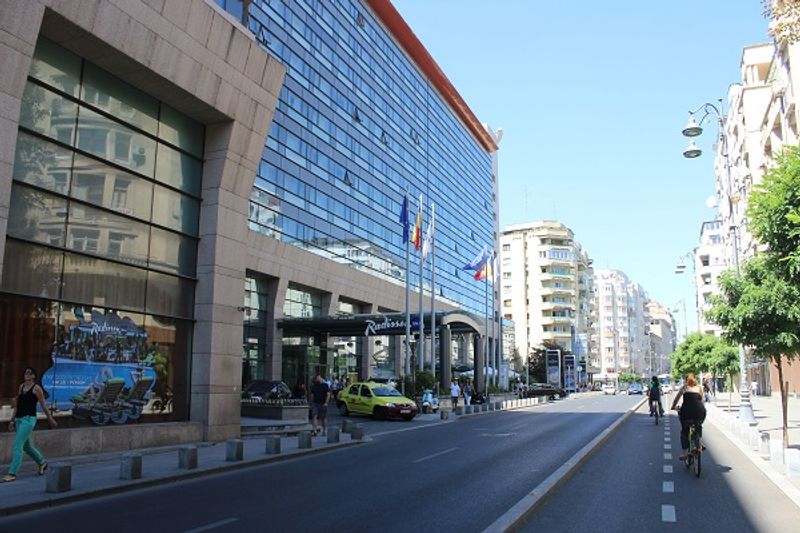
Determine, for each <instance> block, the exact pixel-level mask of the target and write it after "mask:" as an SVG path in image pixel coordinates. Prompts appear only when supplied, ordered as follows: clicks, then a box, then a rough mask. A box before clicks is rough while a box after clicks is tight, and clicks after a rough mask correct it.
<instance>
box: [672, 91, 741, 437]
mask: <svg viewBox="0 0 800 533" xmlns="http://www.w3.org/2000/svg"><path fill="white" fill-rule="evenodd" d="M718 102H719V107H717V106H715V105H714V104H710V103H708V102H706V103H705V104H703V105H701V106H700V107H698V108H697V109H695V110H694V111H689V123H688V124H687V125H686V127H685V128H684V129H683V130H682V132H681V133H682V134H683V136H684V137H688V138H689V139H690V141H689V147H688V148H687V149H686V150H684V152H683V156H684V157H686V158H687V159H694V158H696V157H699V156H700V155H701V154H702V151H701V150H700V149H699V148H698V147H697V145H696V144H695V143H694V140H692V139H693V137H697V136H699V135H701V134H702V133H703V128H702V126H703V124H704V123H705V122H706V120H709V119H710V117H712V116H713V117H714V118H716V119H717V127H718V139H719V142H720V147H721V148H720V152H719V153H720V155H722V157H723V158H724V162H725V178H726V182H727V191H726V195H727V197H728V198H727V199H728V215H729V216H730V218H731V222H733V204H734V203H735V202H734V200H733V191H732V189H733V187H732V184H731V165H730V157H729V156H730V154H729V153H728V136H727V135H726V133H725V116H724V109H723V106H722V98H720V99H719V100H718ZM700 111H703V117H702V118H701V119H700V122H699V123H698V122H695V120H694V115H695V114H696V113H699V112H700ZM729 229H730V233H731V237H732V239H733V263H734V266H735V268H736V274H737V275H738V274H739V246H738V242H737V240H738V235H737V228H736V225H735V224H733V223H731V224H730V228H729ZM676 272H677V269H676ZM684 305H685V304H684ZM684 314H685V312H684ZM739 378H740V383H739V396H740V397H741V405H740V406H739V418H740V419H741V420H743V421H745V422H748V423H749V424H752V425H754V424H756V419H755V416H753V406H752V404H751V403H750V384H749V383H748V381H747V365H746V362H745V351H744V346H743V345H742V344H739Z"/></svg>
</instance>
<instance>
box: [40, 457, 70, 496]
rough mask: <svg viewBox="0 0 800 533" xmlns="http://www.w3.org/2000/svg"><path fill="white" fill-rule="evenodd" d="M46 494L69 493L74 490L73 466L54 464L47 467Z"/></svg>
mask: <svg viewBox="0 0 800 533" xmlns="http://www.w3.org/2000/svg"><path fill="white" fill-rule="evenodd" d="M46 474H47V480H46V484H45V491H46V492H51V493H52V492H67V491H68V490H72V464H70V463H52V464H49V465H47V472H46Z"/></svg>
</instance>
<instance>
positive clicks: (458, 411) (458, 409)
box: [455, 405, 464, 416]
mask: <svg viewBox="0 0 800 533" xmlns="http://www.w3.org/2000/svg"><path fill="white" fill-rule="evenodd" d="M455 413H456V415H458V416H461V415H463V414H464V406H463V405H459V406H458V407H456V408H455Z"/></svg>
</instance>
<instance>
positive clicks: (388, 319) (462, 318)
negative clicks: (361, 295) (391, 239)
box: [277, 311, 486, 337]
mask: <svg viewBox="0 0 800 533" xmlns="http://www.w3.org/2000/svg"><path fill="white" fill-rule="evenodd" d="M410 316H411V333H412V335H413V334H414V333H418V332H419V314H418V313H416V314H414V313H412V314H411V315H410ZM435 316H436V318H435V326H436V329H437V330H438V329H439V328H440V327H441V326H449V327H450V332H451V333H452V334H459V333H477V334H480V335H484V334H485V331H486V329H485V327H484V324H483V318H481V317H477V316H476V315H473V314H472V313H467V312H464V311H442V312H438V313H435ZM277 326H278V328H280V329H282V330H283V336H284V337H305V336H312V335H332V336H336V337H375V336H383V335H405V332H406V315H405V314H404V313H388V314H374V315H346V316H340V317H319V318H284V319H281V320H278V321H277ZM423 332H424V333H425V334H426V335H428V334H430V332H431V314H430V313H425V314H424V315H423Z"/></svg>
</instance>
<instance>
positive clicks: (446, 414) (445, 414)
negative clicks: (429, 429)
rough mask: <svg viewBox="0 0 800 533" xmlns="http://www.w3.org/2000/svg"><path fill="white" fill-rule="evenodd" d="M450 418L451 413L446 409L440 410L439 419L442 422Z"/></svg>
mask: <svg viewBox="0 0 800 533" xmlns="http://www.w3.org/2000/svg"><path fill="white" fill-rule="evenodd" d="M449 417H450V411H445V410H444V409H441V410H439V418H440V419H441V420H447V419H448V418H449Z"/></svg>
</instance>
